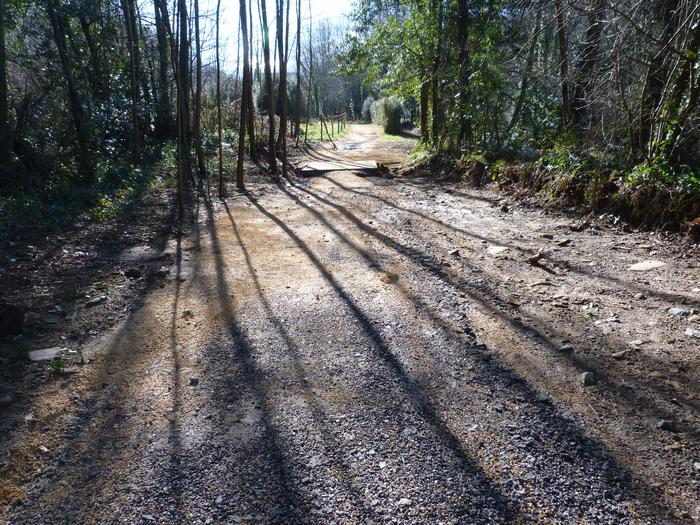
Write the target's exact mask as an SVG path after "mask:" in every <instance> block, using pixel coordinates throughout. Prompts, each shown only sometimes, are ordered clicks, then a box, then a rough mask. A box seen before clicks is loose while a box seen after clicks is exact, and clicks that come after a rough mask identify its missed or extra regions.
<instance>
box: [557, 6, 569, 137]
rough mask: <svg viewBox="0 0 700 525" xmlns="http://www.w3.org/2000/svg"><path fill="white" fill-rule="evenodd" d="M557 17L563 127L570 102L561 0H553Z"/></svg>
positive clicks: (567, 121) (567, 115)
mask: <svg viewBox="0 0 700 525" xmlns="http://www.w3.org/2000/svg"><path fill="white" fill-rule="evenodd" d="M554 6H555V11H556V17H557V38H558V40H559V82H560V84H561V105H562V111H561V119H562V122H563V123H564V127H567V126H568V125H569V124H570V123H571V100H570V98H569V93H570V89H569V57H568V51H567V47H566V25H565V24H564V11H563V10H562V6H561V0H554Z"/></svg>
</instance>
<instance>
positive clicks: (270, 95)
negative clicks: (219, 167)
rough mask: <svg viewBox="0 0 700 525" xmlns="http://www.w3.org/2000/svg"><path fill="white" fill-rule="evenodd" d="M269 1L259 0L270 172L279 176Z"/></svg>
mask: <svg viewBox="0 0 700 525" xmlns="http://www.w3.org/2000/svg"><path fill="white" fill-rule="evenodd" d="M266 4H267V1H266V0H258V5H259V6H260V16H261V18H262V20H261V22H262V35H263V39H262V48H263V59H264V60H265V87H266V89H267V111H268V114H269V117H270V118H269V125H268V127H269V129H268V137H267V147H268V150H269V151H268V155H269V162H270V172H271V173H272V174H273V175H274V176H277V156H276V153H277V152H276V151H275V87H274V86H273V84H272V68H271V67H270V26H269V25H268V24H267V5H266Z"/></svg>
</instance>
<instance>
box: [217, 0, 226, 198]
mask: <svg viewBox="0 0 700 525" xmlns="http://www.w3.org/2000/svg"><path fill="white" fill-rule="evenodd" d="M220 13H221V0H217V2H216V120H217V131H218V135H219V198H222V199H223V198H224V197H226V187H225V186H224V143H223V141H224V139H223V131H222V121H221V61H220V59H219V27H220V24H219V15H220Z"/></svg>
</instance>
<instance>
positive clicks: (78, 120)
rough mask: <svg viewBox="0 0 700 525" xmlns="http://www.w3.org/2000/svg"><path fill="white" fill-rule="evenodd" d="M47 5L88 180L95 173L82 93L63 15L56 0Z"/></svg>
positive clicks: (81, 165)
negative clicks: (72, 62) (78, 86)
mask: <svg viewBox="0 0 700 525" xmlns="http://www.w3.org/2000/svg"><path fill="white" fill-rule="evenodd" d="M46 7H47V11H48V15H49V19H50V20H51V27H52V29H53V35H54V41H55V42H56V48H57V49H58V56H59V59H60V62H61V70H62V72H63V78H64V80H65V82H66V87H67V89H68V102H69V106H70V114H71V119H72V121H73V129H74V131H75V139H76V143H77V158H78V169H79V170H80V177H81V178H82V179H83V180H86V179H90V178H92V175H93V169H92V161H91V160H90V139H89V131H88V124H87V119H86V117H85V111H84V110H83V106H82V103H81V100H80V93H79V92H78V90H77V88H76V87H75V81H74V79H73V66H72V64H71V60H70V56H69V55H68V48H67V46H66V36H65V35H66V32H65V30H64V20H63V16H62V14H60V13H59V12H58V6H57V4H56V0H47V2H46Z"/></svg>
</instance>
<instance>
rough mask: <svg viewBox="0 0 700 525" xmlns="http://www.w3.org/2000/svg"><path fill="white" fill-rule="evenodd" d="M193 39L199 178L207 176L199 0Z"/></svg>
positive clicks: (195, 13) (195, 126)
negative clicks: (203, 138) (203, 145)
mask: <svg viewBox="0 0 700 525" xmlns="http://www.w3.org/2000/svg"><path fill="white" fill-rule="evenodd" d="M194 41H195V55H196V56H195V67H196V68H197V71H196V81H195V82H196V89H195V93H194V116H193V125H192V131H193V133H194V151H195V154H196V156H197V171H198V174H199V177H200V178H204V177H206V176H207V168H206V165H205V163H204V150H203V148H202V46H201V43H200V40H199V0H194Z"/></svg>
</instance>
